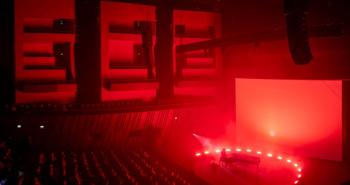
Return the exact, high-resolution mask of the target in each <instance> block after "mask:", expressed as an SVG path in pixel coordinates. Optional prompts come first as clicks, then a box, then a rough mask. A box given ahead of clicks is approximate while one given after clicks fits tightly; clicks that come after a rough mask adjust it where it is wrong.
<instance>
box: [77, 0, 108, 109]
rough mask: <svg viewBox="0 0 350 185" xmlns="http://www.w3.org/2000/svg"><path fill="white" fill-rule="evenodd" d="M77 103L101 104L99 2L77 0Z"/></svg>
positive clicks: (96, 0) (97, 0) (94, 0)
mask: <svg viewBox="0 0 350 185" xmlns="http://www.w3.org/2000/svg"><path fill="white" fill-rule="evenodd" d="M75 21H76V30H75V35H76V36H75V39H76V40H75V42H76V43H75V72H76V81H77V96H76V98H77V103H99V102H101V85H102V82H101V78H102V77H101V42H100V41H101V30H100V0H75Z"/></svg>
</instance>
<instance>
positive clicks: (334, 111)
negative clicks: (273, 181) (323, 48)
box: [236, 79, 342, 160]
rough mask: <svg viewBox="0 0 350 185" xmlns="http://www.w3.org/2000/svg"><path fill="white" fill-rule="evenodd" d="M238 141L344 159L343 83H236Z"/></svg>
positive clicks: (318, 156)
mask: <svg viewBox="0 0 350 185" xmlns="http://www.w3.org/2000/svg"><path fill="white" fill-rule="evenodd" d="M236 114H237V127H236V128H237V130H236V133H237V142H238V143H239V144H242V145H248V146H252V145H253V146H255V145H257V146H262V147H263V148H266V149H268V150H276V151H280V150H282V149H283V151H289V152H291V153H294V154H297V155H303V156H309V157H317V158H323V159H330V160H341V158H342V85H341V81H326V80H262V79H236Z"/></svg>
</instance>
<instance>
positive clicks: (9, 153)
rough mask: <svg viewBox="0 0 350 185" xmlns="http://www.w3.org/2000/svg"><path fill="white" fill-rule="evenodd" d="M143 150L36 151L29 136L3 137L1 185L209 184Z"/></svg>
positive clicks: (0, 151) (1, 145) (1, 147)
mask: <svg viewBox="0 0 350 185" xmlns="http://www.w3.org/2000/svg"><path fill="white" fill-rule="evenodd" d="M156 156H157V155H156V154H152V152H148V151H146V150H143V149H137V150H135V149H133V150H131V149H121V148H119V149H113V150H112V149H111V150H99V151H41V152H40V151H35V150H34V149H31V145H30V139H29V138H25V139H20V140H18V141H17V140H15V139H13V138H10V139H6V140H4V139H3V140H1V144H0V157H1V158H0V161H1V162H0V170H1V174H0V184H1V185H12V184H18V185H27V184H29V185H31V184H33V185H108V184H111V185H124V184H125V185H191V184H198V185H200V184H203V185H205V184H208V183H206V182H205V181H203V180H201V179H200V178H199V177H196V176H195V175H194V174H193V173H192V172H191V171H188V170H186V169H183V168H181V167H179V166H176V165H174V164H172V163H170V162H167V161H164V159H160V158H158V157H156Z"/></svg>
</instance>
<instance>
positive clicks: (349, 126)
mask: <svg viewBox="0 0 350 185" xmlns="http://www.w3.org/2000/svg"><path fill="white" fill-rule="evenodd" d="M342 91H343V92H342V111H343V112H342V117H343V119H342V122H343V125H342V131H343V161H344V162H346V163H348V164H350V80H343V82H342Z"/></svg>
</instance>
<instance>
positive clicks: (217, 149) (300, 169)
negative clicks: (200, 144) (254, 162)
mask: <svg viewBox="0 0 350 185" xmlns="http://www.w3.org/2000/svg"><path fill="white" fill-rule="evenodd" d="M222 150H225V151H227V152H228V151H231V149H230V148H226V149H225V148H222V149H220V148H216V149H215V150H214V151H215V153H220V151H222ZM235 151H236V152H237V153H240V152H242V151H246V152H247V153H252V151H253V150H252V149H251V148H249V147H247V148H241V147H236V149H235ZM203 154H205V155H208V154H210V150H205V151H204V152H203ZM249 155H260V156H261V157H259V158H263V157H264V156H265V157H267V158H269V160H273V159H275V160H278V161H282V159H283V157H282V155H277V156H276V158H272V157H273V156H274V154H273V153H272V152H269V153H266V155H262V152H261V150H257V151H256V153H252V154H249ZM196 156H197V157H199V156H201V153H200V152H197V153H196ZM271 158H272V159H271ZM285 162H286V163H292V165H288V166H291V167H295V168H297V171H298V172H299V173H298V174H297V175H296V177H295V176H294V179H296V180H295V181H294V184H299V180H298V179H300V178H301V177H302V174H301V171H302V168H301V167H300V166H301V164H300V163H297V162H294V163H293V161H292V160H291V159H290V158H287V159H286V160H285ZM295 168H293V169H295Z"/></svg>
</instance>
